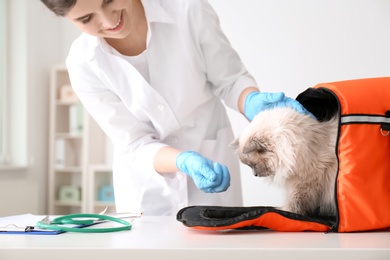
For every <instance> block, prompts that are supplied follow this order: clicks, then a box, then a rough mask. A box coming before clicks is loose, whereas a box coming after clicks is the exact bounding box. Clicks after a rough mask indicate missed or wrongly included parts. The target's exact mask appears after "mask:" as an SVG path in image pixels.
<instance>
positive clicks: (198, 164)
mask: <svg viewBox="0 0 390 260" xmlns="http://www.w3.org/2000/svg"><path fill="white" fill-rule="evenodd" d="M41 1H42V2H43V3H44V4H45V5H46V6H47V7H48V8H49V9H50V10H52V11H53V12H54V13H55V14H56V15H58V16H63V17H65V18H66V19H67V20H69V21H70V22H71V23H73V24H74V25H75V26H77V27H78V28H79V29H80V30H81V31H82V32H83V33H82V34H81V36H80V37H79V38H78V39H76V40H75V41H74V43H73V44H72V46H71V49H70V52H69V55H68V58H67V61H66V64H67V68H68V72H69V76H70V79H71V84H72V86H73V88H74V91H75V93H76V94H77V96H78V97H79V99H80V101H81V102H82V104H83V105H84V107H85V108H86V109H87V111H88V112H89V113H90V115H91V116H92V117H93V118H94V119H95V120H96V121H97V123H98V124H99V125H100V127H101V128H102V129H103V130H104V132H105V133H106V134H107V135H108V136H109V137H110V139H111V141H112V143H113V146H114V161H113V174H114V188H115V201H116V209H117V211H118V212H124V211H126V212H137V211H142V212H143V213H144V214H145V215H175V214H176V213H177V211H178V210H179V209H180V208H182V207H185V206H188V205H196V204H201V205H236V206H240V205H242V195H241V183H240V175H239V161H238V159H237V157H236V156H235V154H234V151H232V149H229V147H228V145H229V143H231V142H232V141H233V139H234V136H233V132H232V128H231V125H230V122H229V119H228V116H227V113H226V110H225V107H224V105H223V103H224V104H226V105H227V106H229V107H231V108H233V109H234V110H236V111H239V112H241V113H242V114H244V115H245V116H246V117H247V118H248V119H249V120H251V119H253V117H254V116H255V115H256V114H257V113H258V112H259V111H261V110H263V109H267V108H269V107H272V106H286V105H287V106H292V107H294V108H296V109H297V110H299V111H302V112H303V113H305V111H304V109H303V108H302V106H301V105H300V104H299V103H298V102H296V101H295V100H293V99H291V98H288V97H285V96H284V94H283V93H259V90H258V87H257V85H256V82H255V80H254V79H253V78H252V76H251V75H250V74H249V73H248V71H247V70H246V69H245V67H244V65H243V64H242V62H241V60H240V58H239V56H238V55H237V53H236V52H235V51H234V50H233V49H232V47H231V46H230V44H229V42H228V40H227V39H226V37H225V35H224V34H223V32H222V30H221V28H220V25H219V21H218V17H217V15H216V13H215V11H214V10H213V8H212V7H211V6H210V4H209V3H208V2H207V1H206V0H142V1H141V0H73V1H72V0H41ZM228 188H229V189H228Z"/></svg>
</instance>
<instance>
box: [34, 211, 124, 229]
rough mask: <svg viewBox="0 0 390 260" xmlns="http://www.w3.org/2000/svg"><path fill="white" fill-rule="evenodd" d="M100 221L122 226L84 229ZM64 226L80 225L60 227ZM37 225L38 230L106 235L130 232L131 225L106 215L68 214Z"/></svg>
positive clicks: (39, 222)
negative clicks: (107, 233)
mask: <svg viewBox="0 0 390 260" xmlns="http://www.w3.org/2000/svg"><path fill="white" fill-rule="evenodd" d="M74 218H93V219H95V220H93V219H85V220H77V219H74ZM100 220H107V221H113V222H117V223H119V224H122V226H120V227H108V228H86V227H87V226H89V225H94V224H95V221H100ZM66 224H73V225H81V226H79V227H66V226H62V225H66ZM37 225H38V227H39V228H43V229H49V230H55V231H65V232H78V233H106V232H116V231H123V230H131V224H130V223H129V222H127V221H125V220H122V219H120V218H115V217H111V216H107V215H99V214H85V213H81V214H70V215H65V216H61V217H57V218H55V219H54V220H53V221H51V222H50V223H44V222H42V221H38V223H37ZM81 227H82V228H81Z"/></svg>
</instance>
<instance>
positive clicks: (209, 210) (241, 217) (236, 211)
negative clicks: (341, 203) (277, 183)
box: [176, 206, 335, 229]
mask: <svg viewBox="0 0 390 260" xmlns="http://www.w3.org/2000/svg"><path fill="white" fill-rule="evenodd" d="M269 212H273V213H276V214H279V215H281V216H283V217H285V218H288V219H291V220H297V221H304V222H313V223H319V224H323V225H327V226H329V227H333V225H334V223H335V218H330V217H329V218H328V217H319V218H313V217H308V216H303V215H299V214H295V213H292V212H287V211H283V210H279V209H277V208H275V207H267V206H259V207H219V206H190V207H186V208H183V209H181V210H180V211H179V212H178V213H177V216H176V219H177V220H178V221H180V222H182V223H183V224H184V225H185V226H187V227H195V226H202V227H224V226H231V225H234V224H237V223H239V222H242V221H245V220H253V219H256V218H259V217H261V216H262V215H264V214H266V213H269ZM264 228H265V229H266V228H267V227H241V228H240V229H264Z"/></svg>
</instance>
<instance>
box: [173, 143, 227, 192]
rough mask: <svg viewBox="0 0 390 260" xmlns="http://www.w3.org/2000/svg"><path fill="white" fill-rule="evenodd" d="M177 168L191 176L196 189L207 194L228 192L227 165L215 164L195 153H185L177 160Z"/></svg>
mask: <svg viewBox="0 0 390 260" xmlns="http://www.w3.org/2000/svg"><path fill="white" fill-rule="evenodd" d="M176 166H177V168H178V169H179V170H180V171H182V172H184V173H185V174H187V175H188V176H190V177H191V178H192V179H193V180H194V182H195V185H196V187H198V188H199V189H200V190H202V191H204V192H207V193H216V192H223V191H226V190H227V189H228V188H229V186H230V174H229V170H228V168H227V167H226V166H225V165H222V164H220V163H217V162H216V163H214V164H213V162H212V161H211V160H209V159H207V158H205V157H203V156H202V155H200V154H199V153H197V152H194V151H185V152H182V153H180V154H179V155H178V156H177V158H176Z"/></svg>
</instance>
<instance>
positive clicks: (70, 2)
mask: <svg viewBox="0 0 390 260" xmlns="http://www.w3.org/2000/svg"><path fill="white" fill-rule="evenodd" d="M76 1H77V0H41V2H42V3H43V4H44V5H46V7H47V8H49V9H50V10H51V11H52V12H53V13H55V14H56V15H58V16H65V15H66V14H67V13H68V12H69V10H70V9H71V8H72V7H73V6H74V5H75V4H76Z"/></svg>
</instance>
